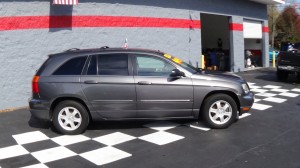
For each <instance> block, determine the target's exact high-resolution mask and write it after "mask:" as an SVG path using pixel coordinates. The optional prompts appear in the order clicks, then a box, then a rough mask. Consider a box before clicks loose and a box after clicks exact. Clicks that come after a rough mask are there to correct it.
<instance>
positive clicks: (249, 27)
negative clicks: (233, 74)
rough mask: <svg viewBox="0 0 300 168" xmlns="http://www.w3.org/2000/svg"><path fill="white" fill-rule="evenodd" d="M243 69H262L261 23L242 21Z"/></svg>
mask: <svg viewBox="0 0 300 168" xmlns="http://www.w3.org/2000/svg"><path fill="white" fill-rule="evenodd" d="M243 27H244V39H245V43H244V44H245V67H246V68H255V67H262V57H263V54H262V53H263V52H262V49H263V44H262V43H263V41H262V22H260V21H253V20H244V23H243Z"/></svg>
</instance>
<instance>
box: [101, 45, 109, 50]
mask: <svg viewBox="0 0 300 168" xmlns="http://www.w3.org/2000/svg"><path fill="white" fill-rule="evenodd" d="M107 48H109V47H108V46H103V47H101V49H107Z"/></svg>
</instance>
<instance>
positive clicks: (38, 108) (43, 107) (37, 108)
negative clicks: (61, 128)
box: [28, 98, 50, 120]
mask: <svg viewBox="0 0 300 168" xmlns="http://www.w3.org/2000/svg"><path fill="white" fill-rule="evenodd" d="M28 103H29V111H30V113H31V115H33V116H34V117H36V118H39V119H43V120H49V119H50V115H49V108H48V104H49V103H48V102H47V101H43V100H37V99H32V98H30V99H29V100H28Z"/></svg>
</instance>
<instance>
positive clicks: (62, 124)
mask: <svg viewBox="0 0 300 168" xmlns="http://www.w3.org/2000/svg"><path fill="white" fill-rule="evenodd" d="M88 124H89V115H88V112H87V110H86V108H85V107H84V106H83V105H82V104H80V103H78V102H76V101H70V100H68V101H63V102H60V103H59V104H58V105H57V106H56V107H55V109H54V111H53V125H54V127H55V128H56V129H57V130H58V131H59V132H60V133H62V134H68V135H75V134H80V133H82V132H83V131H85V129H86V127H87V126H88Z"/></svg>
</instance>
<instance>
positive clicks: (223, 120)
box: [202, 94, 238, 129]
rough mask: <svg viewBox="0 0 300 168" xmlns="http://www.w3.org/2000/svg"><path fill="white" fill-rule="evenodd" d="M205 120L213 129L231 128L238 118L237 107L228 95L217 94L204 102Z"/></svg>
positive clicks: (203, 112)
mask: <svg viewBox="0 0 300 168" xmlns="http://www.w3.org/2000/svg"><path fill="white" fill-rule="evenodd" d="M202 114H203V118H204V120H205V121H206V123H207V124H208V125H209V126H210V127H211V128H216V129H223V128H227V127H229V126H230V125H231V124H232V123H233V122H234V121H235V120H236V118H237V115H238V113H237V105H236V102H235V101H234V100H233V98H232V97H230V96H228V95H226V94H215V95H212V96H209V97H208V98H207V99H206V100H205V101H204V107H203V111H202Z"/></svg>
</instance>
